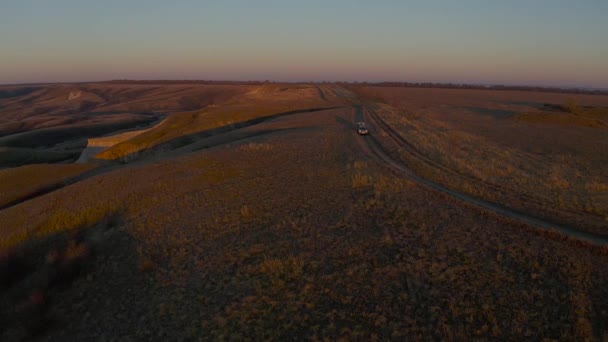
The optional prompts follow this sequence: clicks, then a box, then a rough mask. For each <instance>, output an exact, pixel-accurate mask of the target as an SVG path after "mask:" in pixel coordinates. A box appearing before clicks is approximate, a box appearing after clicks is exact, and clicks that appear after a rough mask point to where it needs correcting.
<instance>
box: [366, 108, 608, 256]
mask: <svg viewBox="0 0 608 342" xmlns="http://www.w3.org/2000/svg"><path fill="white" fill-rule="evenodd" d="M355 110H356V120H357V121H365V120H364V119H365V118H366V117H368V118H369V120H367V121H368V122H371V123H372V124H373V125H374V126H375V127H376V128H378V129H382V130H383V131H385V132H386V133H387V134H388V136H389V138H390V139H392V140H394V141H395V143H397V145H399V146H401V147H402V148H406V149H407V146H404V145H405V144H407V142H406V140H405V139H404V138H403V137H402V136H401V135H399V133H398V132H397V131H395V130H394V129H393V128H392V127H390V125H388V124H387V123H386V122H385V121H384V120H382V118H380V117H379V116H378V114H376V113H375V112H374V111H373V110H371V109H370V108H367V107H362V108H355ZM371 133H372V134H373V132H371ZM363 139H364V140H365V142H366V143H367V146H368V147H369V150H371V152H372V153H373V154H374V155H375V157H376V158H377V159H379V160H381V161H382V162H384V163H385V164H386V165H388V166H390V167H391V168H392V169H394V170H396V171H398V172H399V173H401V174H403V175H405V176H407V177H408V178H410V179H412V180H413V181H415V182H417V183H418V184H421V185H423V186H425V187H427V188H431V189H433V190H436V191H439V192H442V193H444V194H446V195H449V196H451V197H454V198H456V199H458V200H461V201H463V202H466V203H468V204H471V205H474V206H477V207H481V208H483V209H486V210H490V211H492V212H495V213H497V214H500V215H502V216H505V217H507V218H509V219H513V220H517V221H520V222H524V223H527V224H530V225H533V226H535V227H538V228H539V229H543V230H545V231H549V232H556V233H560V234H563V235H565V236H568V237H570V238H574V239H577V240H580V241H583V242H586V243H589V244H592V245H596V246H602V247H603V246H608V238H607V237H604V236H601V235H599V234H594V233H590V232H587V231H583V230H580V229H577V228H574V227H570V226H565V225H562V224H559V223H555V222H549V221H547V220H545V219H541V218H538V217H535V216H533V215H530V214H527V213H523V212H519V211H517V210H514V209H510V208H507V207H504V206H502V205H500V204H498V203H494V202H490V201H486V200H484V199H481V198H477V197H474V196H471V195H467V194H465V193H462V192H459V191H455V190H452V189H448V188H447V187H445V186H443V185H441V184H439V183H435V182H433V181H431V180H428V179H425V178H423V177H420V176H419V175H417V174H416V173H414V172H413V171H412V170H411V169H409V168H408V167H407V166H405V165H403V164H402V163H399V162H397V161H395V160H393V159H392V158H391V157H389V156H388V155H387V154H386V153H385V152H384V151H383V150H382V147H381V146H380V144H379V143H378V142H377V141H376V140H375V137H374V136H371V135H370V136H366V137H363Z"/></svg>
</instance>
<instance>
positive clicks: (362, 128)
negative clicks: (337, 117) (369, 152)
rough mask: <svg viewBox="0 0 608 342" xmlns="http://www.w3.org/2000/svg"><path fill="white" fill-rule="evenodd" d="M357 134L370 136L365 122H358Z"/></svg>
mask: <svg viewBox="0 0 608 342" xmlns="http://www.w3.org/2000/svg"><path fill="white" fill-rule="evenodd" d="M357 133H359V135H368V134H369V131H368V130H367V126H366V125H365V122H363V121H359V122H357Z"/></svg>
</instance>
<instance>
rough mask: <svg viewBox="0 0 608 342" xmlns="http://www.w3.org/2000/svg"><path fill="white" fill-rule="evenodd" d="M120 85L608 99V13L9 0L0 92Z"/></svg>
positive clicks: (547, 5)
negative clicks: (556, 90) (482, 89)
mask: <svg viewBox="0 0 608 342" xmlns="http://www.w3.org/2000/svg"><path fill="white" fill-rule="evenodd" d="M111 79H214V80H274V81H338V80H339V81H372V82H373V81H409V82H453V83H476V84H518V85H543V86H568V87H588V88H608V1H606V0H578V1H570V0H525V1H524V0H509V1H487V0H484V1H482V0H458V1H456V0H444V1H440V0H426V1H422V0H420V1H407V0H377V1H369V0H334V1H332V0H324V1H323V0H306V1H302V0H298V1H290V0H283V1H269V0H240V1H239V0H207V1H205V0H199V1H195V0H182V1H179V0H174V1H166V0H146V1H135V0H120V1H118V0H104V1H99V0H95V1H92V0H91V1H89V0H53V1H48V0H0V84H12V83H33V82H72V81H94V80H111Z"/></svg>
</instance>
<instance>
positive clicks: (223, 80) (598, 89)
mask: <svg viewBox="0 0 608 342" xmlns="http://www.w3.org/2000/svg"><path fill="white" fill-rule="evenodd" d="M111 82H124V83H129V82H133V83H144V82H147V83H154V82H164V83H188V82H192V83H195V82H200V83H204V82H208V83H235V84H238V83H262V84H263V83H271V84H323V83H326V84H337V83H346V84H368V85H372V86H373V85H382V84H401V85H412V86H415V85H432V86H437V87H441V86H461V87H466V86H470V87H479V88H486V87H505V88H541V89H555V90H588V91H608V87H585V86H559V85H535V84H524V83H513V84H505V83H474V82H450V81H443V82H432V81H386V80H384V81H370V80H350V81H346V80H331V81H330V80H315V81H302V80H300V81H279V80H272V79H177V78H176V79H130V78H124V79H108V80H89V81H51V82H23V83H0V86H2V87H6V86H36V85H40V86H44V85H62V84H87V83H111Z"/></svg>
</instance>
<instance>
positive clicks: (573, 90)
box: [100, 80, 608, 95]
mask: <svg viewBox="0 0 608 342" xmlns="http://www.w3.org/2000/svg"><path fill="white" fill-rule="evenodd" d="M100 83H110V84H205V85H263V84H337V85H347V86H353V85H359V86H371V87H402V88H440V89H482V90H483V89H486V90H520V91H536V92H550V93H567V94H592V95H608V90H602V89H588V88H563V87H540V86H513V85H479V84H465V83H433V82H343V81H337V82H328V81H323V82H275V81H269V80H266V81H218V80H112V81H105V82H100Z"/></svg>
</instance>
